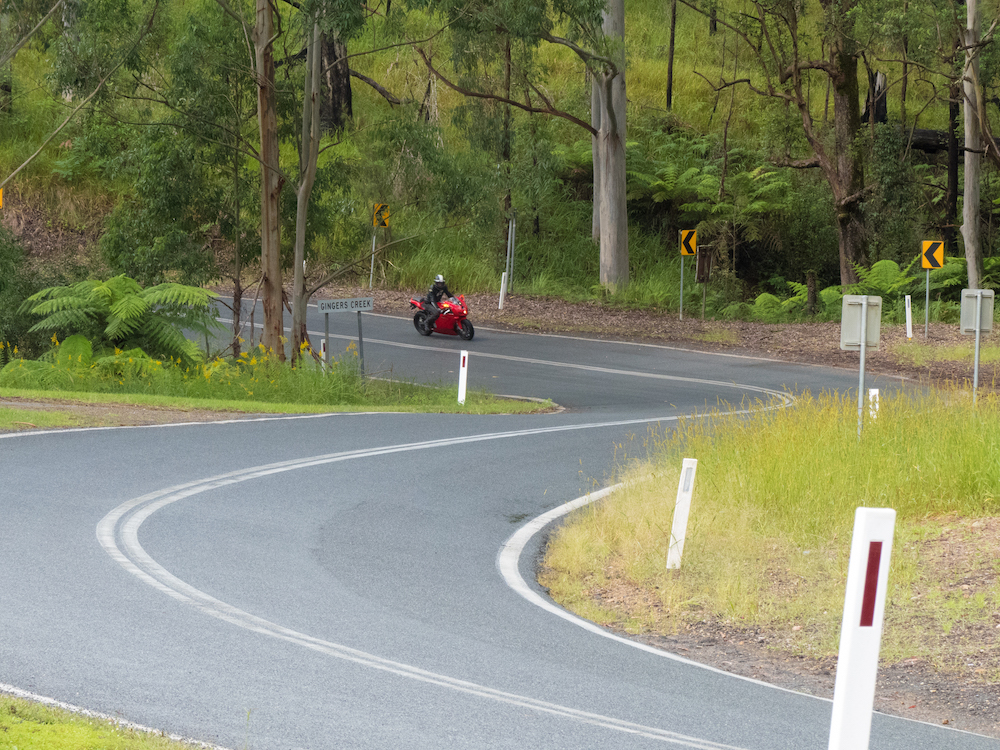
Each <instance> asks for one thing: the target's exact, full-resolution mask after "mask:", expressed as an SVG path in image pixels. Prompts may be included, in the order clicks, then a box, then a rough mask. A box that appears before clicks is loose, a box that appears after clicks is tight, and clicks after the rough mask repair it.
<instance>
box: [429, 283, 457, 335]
mask: <svg viewBox="0 0 1000 750" xmlns="http://www.w3.org/2000/svg"><path fill="white" fill-rule="evenodd" d="M442 298H448V300H450V301H451V302H456V301H457V300H456V299H455V297H454V296H453V295H452V293H451V292H450V291H448V285H447V284H445V283H444V276H442V275H441V274H438V275H437V276H435V277H434V283H433V284H431V288H430V290H428V292H427V296H426V297H424V302H426V303H427V312H428V313H429V315H428V316H427V319H426V323H425V325H426V326H427V328H428V329H430V328H433V327H434V322H435V321H436V320H437V319H438V317H439V316H440V315H441V308H440V307H438V305H439V304H441V299H442Z"/></svg>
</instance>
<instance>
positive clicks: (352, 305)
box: [316, 297, 375, 376]
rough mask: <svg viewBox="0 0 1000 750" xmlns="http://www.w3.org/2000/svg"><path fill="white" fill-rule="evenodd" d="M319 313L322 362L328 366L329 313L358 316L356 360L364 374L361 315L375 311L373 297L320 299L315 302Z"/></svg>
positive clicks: (363, 341)
mask: <svg viewBox="0 0 1000 750" xmlns="http://www.w3.org/2000/svg"><path fill="white" fill-rule="evenodd" d="M316 306H317V307H318V308H319V311H320V312H321V313H323V332H324V339H323V361H324V362H325V363H326V364H327V365H329V364H330V313H332V312H357V314H358V358H359V359H360V363H361V375H362V376H364V374H365V340H364V337H363V336H362V334H361V313H362V312H371V311H372V310H374V309H375V298H374V297H354V298H352V299H321V300H318V301H317V302H316Z"/></svg>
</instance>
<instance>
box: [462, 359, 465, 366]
mask: <svg viewBox="0 0 1000 750" xmlns="http://www.w3.org/2000/svg"><path fill="white" fill-rule="evenodd" d="M462 367H465V357H462Z"/></svg>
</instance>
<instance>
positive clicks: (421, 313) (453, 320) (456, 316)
mask: <svg viewBox="0 0 1000 750" xmlns="http://www.w3.org/2000/svg"><path fill="white" fill-rule="evenodd" d="M410 307H415V308H416V309H417V312H416V313H414V315H413V327H414V328H416V329H417V331H419V332H420V334H421V335H422V336H430V335H431V334H432V333H444V334H447V335H448V336H459V337H461V338H463V339H465V340H466V341H472V337H473V336H474V335H475V333H476V331H475V329H474V328H473V327H472V322H471V321H469V320H468V315H469V308H468V307H466V306H465V295H464V294H460V295H458V299H455V298H454V297H452V298H451V301H450V302H449V301H447V300H441V304H440V305H439V307H440V309H441V314H440V315H438V317H437V320H435V321H434V325H433V326H430V327H429V326H428V325H427V318H428V317H430V313H429V312H428V311H427V302H426V301H424V300H422V299H414V298H413V297H411V298H410Z"/></svg>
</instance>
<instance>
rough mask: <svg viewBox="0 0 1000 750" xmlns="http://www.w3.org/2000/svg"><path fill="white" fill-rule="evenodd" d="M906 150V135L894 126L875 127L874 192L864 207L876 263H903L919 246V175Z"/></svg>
mask: <svg viewBox="0 0 1000 750" xmlns="http://www.w3.org/2000/svg"><path fill="white" fill-rule="evenodd" d="M866 143H867V141H866ZM905 151H906V143H905V141H904V140H903V134H902V133H901V132H900V131H899V129H898V128H897V127H896V126H895V125H894V124H888V123H887V124H882V125H877V126H876V127H875V136H874V138H873V139H872V140H871V158H870V159H869V167H870V175H871V178H872V182H873V183H874V185H873V187H874V191H873V195H872V197H871V199H869V200H867V201H865V204H864V208H865V219H866V221H867V223H868V226H870V227H872V228H873V231H871V232H870V242H869V256H870V257H871V258H872V259H874V260H879V259H884V260H892V261H896V262H900V263H901V262H904V261H905V260H906V259H908V258H910V257H911V255H912V253H913V248H914V247H919V246H920V244H919V241H920V234H921V232H920V229H921V227H920V217H919V214H918V208H919V199H918V194H917V189H916V174H915V170H914V167H913V164H912V162H911V161H910V160H908V159H906V158H905ZM923 171H926V170H923Z"/></svg>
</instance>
